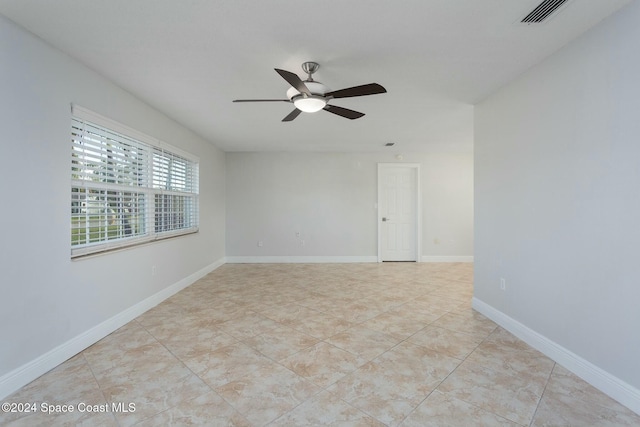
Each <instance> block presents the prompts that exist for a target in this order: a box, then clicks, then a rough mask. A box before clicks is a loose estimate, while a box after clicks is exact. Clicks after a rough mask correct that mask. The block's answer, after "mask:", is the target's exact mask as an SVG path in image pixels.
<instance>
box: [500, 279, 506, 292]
mask: <svg viewBox="0 0 640 427" xmlns="http://www.w3.org/2000/svg"><path fill="white" fill-rule="evenodd" d="M506 289H507V281H506V280H505V278H504V277H501V278H500V290H501V291H504V290H506Z"/></svg>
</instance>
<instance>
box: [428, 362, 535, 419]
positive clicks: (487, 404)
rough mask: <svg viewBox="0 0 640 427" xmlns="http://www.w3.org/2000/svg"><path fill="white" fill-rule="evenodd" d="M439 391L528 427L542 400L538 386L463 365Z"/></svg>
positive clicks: (480, 368)
mask: <svg viewBox="0 0 640 427" xmlns="http://www.w3.org/2000/svg"><path fill="white" fill-rule="evenodd" d="M438 391H441V392H443V393H446V394H448V395H450V396H452V397H455V398H457V399H459V400H463V401H465V402H467V403H470V404H472V405H474V406H477V407H479V408H481V409H483V410H485V411H487V412H492V413H494V414H496V415H499V416H501V417H503V418H506V419H508V420H510V421H513V422H516V423H519V424H523V425H528V424H529V423H530V422H531V419H532V418H533V414H534V412H535V410H536V407H537V405H538V402H539V400H540V398H541V394H540V390H539V387H538V386H537V385H533V384H531V383H530V382H529V381H528V380H526V379H523V378H519V377H517V376H513V375H509V374H505V373H504V372H501V371H494V370H491V369H488V368H485V367H483V366H479V365H475V364H473V363H469V362H463V363H462V364H461V365H460V366H459V367H458V368H457V369H456V370H455V371H454V372H453V373H452V374H451V375H449V377H448V378H447V379H446V380H445V381H444V382H443V383H442V384H441V385H440V386H439V387H438Z"/></svg>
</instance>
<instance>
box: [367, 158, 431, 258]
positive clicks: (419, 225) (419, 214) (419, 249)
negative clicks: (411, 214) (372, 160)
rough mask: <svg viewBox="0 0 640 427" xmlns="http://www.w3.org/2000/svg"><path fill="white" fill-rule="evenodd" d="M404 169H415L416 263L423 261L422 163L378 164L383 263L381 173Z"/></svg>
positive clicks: (380, 255)
mask: <svg viewBox="0 0 640 427" xmlns="http://www.w3.org/2000/svg"><path fill="white" fill-rule="evenodd" d="M392 167H394V168H397V167H403V168H407V169H415V171H416V174H415V178H416V185H415V194H414V197H415V198H416V229H415V231H416V236H415V245H416V248H415V249H416V260H415V261H416V262H421V261H422V199H421V194H422V190H421V189H420V163H378V176H377V179H378V201H377V203H376V221H377V223H378V262H382V215H381V214H380V200H381V199H382V180H381V179H380V176H381V172H382V171H383V170H385V169H389V168H392Z"/></svg>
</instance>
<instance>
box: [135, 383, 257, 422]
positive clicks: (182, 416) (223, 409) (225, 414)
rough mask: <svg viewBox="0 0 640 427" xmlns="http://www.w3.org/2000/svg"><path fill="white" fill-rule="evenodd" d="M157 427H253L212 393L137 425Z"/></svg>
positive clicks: (185, 402)
mask: <svg viewBox="0 0 640 427" xmlns="http://www.w3.org/2000/svg"><path fill="white" fill-rule="evenodd" d="M157 426H203V427H205V426H207V427H208V426H228V427H251V426H252V424H251V423H250V422H249V421H248V420H247V419H246V418H245V417H244V416H242V414H240V413H239V412H238V411H236V410H235V409H233V407H232V406H231V405H229V404H228V403H227V402H225V401H224V399H222V398H221V397H220V396H219V395H218V394H217V393H215V392H213V391H210V392H208V393H205V394H202V395H200V396H198V397H196V398H194V399H191V400H185V401H182V402H180V403H179V404H178V405H176V406H174V407H172V408H169V409H167V410H166V411H163V412H161V413H159V414H157V415H155V416H153V417H150V418H147V419H145V420H144V421H142V422H140V423H138V424H136V427H157Z"/></svg>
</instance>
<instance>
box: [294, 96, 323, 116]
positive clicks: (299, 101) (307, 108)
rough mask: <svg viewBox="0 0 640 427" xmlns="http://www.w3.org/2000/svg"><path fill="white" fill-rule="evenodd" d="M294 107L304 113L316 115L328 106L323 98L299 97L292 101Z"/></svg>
mask: <svg viewBox="0 0 640 427" xmlns="http://www.w3.org/2000/svg"><path fill="white" fill-rule="evenodd" d="M292 101H293V105H295V106H296V108H297V109H298V110H300V111H302V112H304V113H315V112H316V111H320V110H322V109H323V108H324V107H325V105H327V100H326V99H325V98H324V97H323V96H316V95H312V96H304V95H298V96H296V97H294V98H293V99H292Z"/></svg>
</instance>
